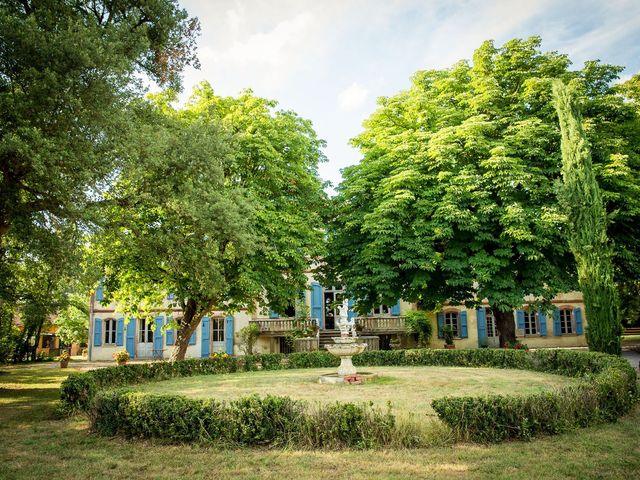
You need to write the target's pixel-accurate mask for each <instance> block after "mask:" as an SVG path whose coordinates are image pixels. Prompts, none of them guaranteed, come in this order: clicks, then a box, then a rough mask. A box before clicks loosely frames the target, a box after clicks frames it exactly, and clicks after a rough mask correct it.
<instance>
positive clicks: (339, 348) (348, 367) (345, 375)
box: [319, 336, 375, 383]
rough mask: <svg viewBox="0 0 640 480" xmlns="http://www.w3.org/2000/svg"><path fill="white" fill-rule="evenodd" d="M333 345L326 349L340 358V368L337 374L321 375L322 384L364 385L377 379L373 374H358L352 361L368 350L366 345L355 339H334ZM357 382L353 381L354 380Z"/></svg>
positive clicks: (345, 337) (343, 337)
mask: <svg viewBox="0 0 640 480" xmlns="http://www.w3.org/2000/svg"><path fill="white" fill-rule="evenodd" d="M332 339H333V342H334V343H333V345H325V348H326V349H327V350H328V351H329V353H332V354H333V355H336V356H338V357H340V366H339V367H338V372H337V373H329V374H326V375H320V379H319V381H320V383H363V382H366V381H367V380H370V379H372V378H374V377H375V374H373V373H357V370H356V367H354V366H353V361H352V360H351V359H352V357H353V356H354V355H358V354H359V353H362V352H363V351H364V350H365V348H367V344H366V343H358V342H357V338H355V337H347V336H342V337H333V338H332ZM354 379H355V380H356V381H353V380H354Z"/></svg>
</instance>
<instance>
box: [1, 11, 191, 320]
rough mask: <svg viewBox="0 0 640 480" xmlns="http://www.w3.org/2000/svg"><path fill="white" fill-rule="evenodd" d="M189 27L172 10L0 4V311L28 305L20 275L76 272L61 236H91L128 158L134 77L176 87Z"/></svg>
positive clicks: (137, 85) (71, 245)
mask: <svg viewBox="0 0 640 480" xmlns="http://www.w3.org/2000/svg"><path fill="white" fill-rule="evenodd" d="M198 28H199V26H198V22H197V20H196V19H190V18H188V15H187V13H186V12H185V11H184V10H183V9H181V8H179V7H178V5H177V3H176V2H175V1H174V0H144V1H142V0H136V1H127V2H123V1H103V0H21V1H18V0H3V1H2V2H0V31H1V32H2V34H1V35H0V118H1V122H0V285H1V287H2V288H1V289H0V302H2V305H0V309H1V310H2V311H11V310H15V308H21V307H20V305H19V304H20V302H22V303H25V302H28V301H30V300H29V298H32V297H33V291H32V289H31V285H30V284H29V283H27V284H24V282H22V281H21V279H24V278H25V277H24V275H22V274H21V272H22V271H23V270H24V268H25V265H26V264H28V265H31V264H32V263H33V262H40V264H41V267H40V268H41V270H42V271H43V272H45V271H54V270H55V271H58V272H59V271H60V270H61V269H63V268H65V267H70V268H73V265H72V264H71V263H72V261H73V259H74V255H73V252H72V254H71V255H68V254H67V253H68V252H71V251H72V250H76V249H77V248H78V247H79V245H80V244H79V239H80V236H78V235H75V233H74V234H72V235H69V234H67V232H68V231H70V230H71V231H74V232H76V231H77V229H78V228H79V226H82V228H85V229H86V227H87V226H91V223H92V221H93V218H91V215H92V214H88V213H87V208H88V207H89V206H91V205H93V204H95V202H96V200H98V199H99V195H98V194H99V192H100V191H101V190H102V189H103V188H104V184H105V182H108V181H109V179H110V175H111V174H112V173H113V172H114V171H115V170H117V169H118V168H120V163H121V162H122V161H123V160H126V158H127V156H126V149H125V148H124V146H123V142H122V134H123V132H125V131H126V130H127V128H128V125H129V124H128V115H127V112H126V108H125V107H126V105H127V104H128V103H129V102H130V101H131V99H132V98H134V97H136V96H138V95H139V93H140V92H141V91H142V87H141V82H140V79H142V78H147V79H151V80H152V81H156V82H158V83H160V84H167V85H173V86H178V85H179V74H180V71H181V70H182V68H183V67H184V66H185V65H187V64H195V63H197V61H196V59H195V57H194V40H195V36H196V35H197V33H198ZM34 238H35V239H38V245H37V246H36V247H37V248H31V247H32V246H33V244H34V241H33V239H34ZM64 278H65V275H61V274H60V272H59V273H58V274H57V275H55V276H54V277H52V280H56V279H58V280H62V279H64ZM41 287H42V290H45V288H46V285H44V284H43V285H42V286H41ZM56 288H57V287H56ZM51 303H52V304H53V303H55V302H51ZM5 307H6V308H5Z"/></svg>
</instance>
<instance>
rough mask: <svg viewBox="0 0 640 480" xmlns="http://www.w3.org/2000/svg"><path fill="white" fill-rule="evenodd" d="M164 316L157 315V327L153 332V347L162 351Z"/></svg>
mask: <svg viewBox="0 0 640 480" xmlns="http://www.w3.org/2000/svg"><path fill="white" fill-rule="evenodd" d="M162 320H163V318H162V317H156V319H155V325H156V329H155V331H154V332H153V349H154V350H157V351H160V350H162V323H163V322H162Z"/></svg>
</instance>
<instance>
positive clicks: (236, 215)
mask: <svg viewBox="0 0 640 480" xmlns="http://www.w3.org/2000/svg"><path fill="white" fill-rule="evenodd" d="M154 100H155V102H154V103H155V106H154V107H152V108H151V110H147V114H146V115H144V116H142V117H141V118H140V120H139V121H140V123H141V126H140V128H139V129H138V130H137V132H138V135H139V141H138V142H137V143H138V145H139V148H138V149H136V151H134V152H131V154H132V155H135V156H136V157H137V161H136V162H131V163H130V164H129V166H128V167H127V169H125V170H123V171H122V172H121V173H120V174H119V177H118V179H117V180H116V181H115V183H114V187H113V189H112V190H111V191H110V192H109V193H108V194H107V197H109V198H110V199H112V200H113V206H112V208H111V209H110V210H109V213H108V218H107V220H106V227H105V229H104V231H103V232H101V233H100V235H98V236H96V239H95V252H96V255H97V256H98V258H99V262H100V263H101V265H102V266H103V267H104V272H105V286H106V291H107V295H108V298H111V299H114V300H116V301H117V302H118V304H119V306H120V309H121V310H123V311H124V312H125V313H129V314H131V315H132V316H137V317H138V318H140V317H143V316H148V315H149V314H150V311H151V309H152V308H153V307H157V306H158V305H159V304H160V303H161V302H162V301H163V299H164V298H165V297H166V296H167V295H168V294H172V295H173V296H174V302H175V304H176V305H178V306H179V307H180V308H181V309H182V315H181V316H180V317H179V318H174V319H173V324H172V326H173V327H175V328H176V329H177V335H176V343H175V349H174V351H173V352H172V355H171V358H172V360H176V359H181V358H183V357H184V355H185V353H186V349H187V346H188V341H189V338H190V336H191V334H192V332H193V331H194V330H195V329H196V327H197V326H198V324H199V323H200V321H201V319H202V317H203V316H204V315H205V314H207V313H208V312H210V311H212V310H223V311H227V312H233V311H236V310H238V309H240V308H248V309H250V310H253V309H254V308H255V304H256V302H260V303H262V304H263V305H267V304H268V305H269V306H270V307H271V308H272V309H274V310H276V311H279V310H280V311H282V310H284V308H285V307H286V306H287V304H288V303H289V302H291V301H292V300H293V299H295V298H297V297H298V295H299V292H300V291H301V290H302V289H304V288H305V284H306V277H305V271H306V269H307V268H308V266H309V262H310V261H312V260H313V259H315V258H317V257H318V256H319V255H320V254H321V253H322V250H321V246H322V241H323V232H322V231H321V229H320V227H321V221H320V218H321V217H320V214H321V210H322V208H323V206H324V203H325V195H324V193H323V183H322V182H321V180H320V179H319V177H318V173H317V166H318V162H319V161H322V160H323V158H324V156H323V154H322V151H321V148H322V147H323V145H324V143H323V142H322V141H321V140H319V139H318V138H317V137H316V134H315V132H314V131H313V129H312V126H311V124H310V122H309V121H307V120H304V119H302V118H300V117H298V116H297V115H296V114H295V113H293V112H290V111H281V110H276V109H275V107H276V103H275V102H272V101H268V100H265V99H262V98H258V97H256V96H254V95H252V94H251V92H245V93H243V94H242V95H241V96H240V97H238V98H231V97H219V96H216V95H215V94H214V93H213V90H212V89H211V87H210V86H209V85H208V84H206V83H205V84H202V85H201V86H199V87H198V88H197V89H196V90H195V92H194V95H193V96H192V98H191V100H190V101H189V103H188V105H187V106H186V107H185V108H184V109H174V108H173V107H172V106H171V102H172V101H173V100H174V97H173V96H172V95H171V94H170V93H165V94H162V95H157V96H156V97H155V98H154ZM145 108H148V107H143V108H142V110H144V109H145Z"/></svg>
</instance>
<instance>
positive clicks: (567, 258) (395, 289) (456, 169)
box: [327, 37, 640, 343]
mask: <svg viewBox="0 0 640 480" xmlns="http://www.w3.org/2000/svg"><path fill="white" fill-rule="evenodd" d="M569 67H570V61H569V59H568V57H567V56H566V55H562V54H559V53H557V52H542V51H541V49H540V39H539V38H537V37H533V38H530V39H527V40H512V41H509V42H507V43H506V44H505V45H504V46H502V47H496V46H495V45H494V44H493V43H492V42H485V43H483V45H482V46H481V47H480V48H479V49H478V50H476V52H475V54H474V57H473V63H472V64H471V63H469V62H467V61H461V62H459V63H457V64H455V65H454V66H453V67H451V68H448V69H444V70H427V71H420V72H417V73H416V74H415V75H414V77H413V79H412V84H411V87H410V88H409V89H408V90H406V91H403V92H401V93H399V94H397V95H395V96H393V97H390V98H382V99H380V100H379V103H380V107H379V109H378V110H377V111H376V112H375V113H374V114H373V115H372V116H371V117H370V118H369V119H368V120H367V121H366V122H365V131H364V132H363V133H362V134H361V135H359V136H358V137H356V138H355V139H354V140H353V144H354V145H355V146H356V147H358V148H359V149H360V151H361V152H362V155H363V158H362V160H361V162H360V163H359V164H358V165H355V166H352V167H349V168H346V169H345V170H344V172H343V176H344V180H343V182H342V184H341V185H340V186H339V187H338V195H337V197H336V198H335V213H334V219H333V222H332V224H331V227H330V234H329V246H328V252H329V253H328V259H327V260H328V262H327V263H328V265H329V267H330V268H329V276H330V277H331V276H333V278H334V279H335V278H338V277H340V278H341V279H342V281H343V282H344V283H345V285H346V287H347V289H348V291H349V294H350V295H351V296H353V297H355V298H358V299H360V301H359V305H358V308H359V309H361V310H367V309H368V308H370V307H371V305H374V304H378V303H380V302H392V301H394V300H395V299H397V298H398V297H402V298H404V299H406V300H410V301H417V302H419V303H420V304H421V305H422V306H424V307H425V308H437V307H439V306H440V305H442V304H443V303H444V302H446V301H451V302H454V303H465V304H467V305H468V306H477V305H478V304H479V302H481V301H482V299H485V298H486V299H488V301H489V303H490V305H491V308H492V309H493V311H494V313H495V314H496V319H497V323H498V329H499V331H500V336H501V342H502V343H504V342H506V341H511V340H514V338H515V331H514V322H513V313H512V312H513V310H514V309H515V308H517V307H520V306H521V305H522V303H523V298H524V297H525V296H527V295H533V296H534V297H536V298H537V299H538V301H539V302H540V303H541V304H544V303H547V302H548V301H550V300H551V298H552V297H553V296H555V295H556V294H557V293H558V292H563V291H567V290H569V289H573V288H575V287H576V286H577V282H576V273H575V263H574V261H573V258H572V256H571V254H570V252H569V250H568V246H567V237H568V236H571V235H573V234H574V232H571V231H569V230H568V228H567V227H568V223H567V217H566V215H565V214H564V212H563V210H562V209H561V208H560V207H559V205H558V201H557V199H556V190H557V188H556V186H555V181H556V180H557V179H558V178H559V174H560V165H561V159H560V134H559V130H558V126H557V117H556V113H555V111H554V107H553V104H552V102H551V99H552V92H551V84H550V79H551V78H561V79H565V80H569V79H572V78H580V79H582V81H583V83H584V86H585V112H584V115H585V119H586V120H587V124H588V128H587V131H586V133H587V135H588V136H589V137H590V138H591V139H592V140H593V143H594V144H597V145H598V146H597V148H594V151H593V160H594V166H595V168H596V169H597V174H598V175H599V180H602V185H603V190H604V198H605V201H606V202H607V208H608V209H609V210H610V211H613V210H616V213H617V215H618V219H619V223H616V224H614V226H613V228H612V235H613V236H614V238H615V236H616V235H617V234H620V235H621V236H623V235H627V234H628V233H629V232H630V231H634V232H635V233H636V238H637V234H638V233H640V232H638V231H637V230H638V225H640V223H639V222H638V220H640V218H638V210H637V206H638V201H639V200H638V197H637V195H636V196H635V198H632V195H630V192H633V191H636V192H637V188H638V185H639V183H638V182H639V179H638V175H637V173H638V171H639V169H640V168H639V167H640V165H639V156H638V153H639V149H638V147H639V143H638V142H637V132H638V131H640V130H639V125H640V124H639V122H638V116H637V114H636V112H635V111H634V110H633V109H632V108H631V107H630V106H629V105H627V103H625V101H624V99H623V98H622V97H621V96H619V95H617V94H616V92H615V91H614V89H613V88H612V87H611V86H610V85H611V82H612V81H613V80H614V79H615V78H617V75H618V74H619V72H620V71H621V68H619V67H615V66H609V65H602V64H600V63H598V62H587V63H586V64H585V66H584V67H583V68H582V69H581V70H577V71H571V70H570V69H569ZM631 131H633V132H635V134H636V137H634V138H635V140H634V139H633V138H629V135H628V133H629V132H631ZM617 252H621V250H618V251H617ZM616 260H617V261H619V262H620V264H621V265H623V266H624V267H625V268H627V267H628V268H633V265H632V262H628V261H627V260H628V258H625V257H624V255H620V256H618V257H617V258H616Z"/></svg>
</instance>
